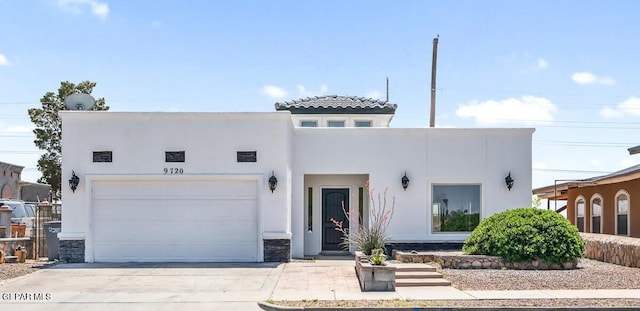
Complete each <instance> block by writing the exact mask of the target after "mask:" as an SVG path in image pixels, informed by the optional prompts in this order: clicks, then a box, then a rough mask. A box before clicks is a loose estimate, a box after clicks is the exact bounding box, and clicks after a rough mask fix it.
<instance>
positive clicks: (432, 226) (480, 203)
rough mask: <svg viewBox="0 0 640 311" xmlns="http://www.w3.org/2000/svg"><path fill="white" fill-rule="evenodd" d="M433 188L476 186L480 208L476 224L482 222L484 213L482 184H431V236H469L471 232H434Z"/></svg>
mask: <svg viewBox="0 0 640 311" xmlns="http://www.w3.org/2000/svg"><path fill="white" fill-rule="evenodd" d="M434 186H478V188H479V197H478V204H479V205H480V206H478V218H479V219H478V223H479V222H480V221H482V215H483V212H484V205H483V202H484V199H483V195H482V194H483V185H482V183H479V182H475V183H474V182H470V183H431V189H430V192H431V201H430V202H429V207H428V208H429V211H428V214H429V216H428V217H429V224H430V225H431V234H435V235H440V234H469V233H471V232H472V231H434V230H433V229H434V227H435V226H434V223H433V199H434V192H433V187H434Z"/></svg>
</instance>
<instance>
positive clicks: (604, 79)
mask: <svg viewBox="0 0 640 311" xmlns="http://www.w3.org/2000/svg"><path fill="white" fill-rule="evenodd" d="M598 82H599V83H600V84H604V85H614V84H616V80H615V79H613V78H612V77H609V76H605V77H601V78H599V79H598Z"/></svg>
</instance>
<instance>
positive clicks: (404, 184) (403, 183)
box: [402, 171, 409, 191]
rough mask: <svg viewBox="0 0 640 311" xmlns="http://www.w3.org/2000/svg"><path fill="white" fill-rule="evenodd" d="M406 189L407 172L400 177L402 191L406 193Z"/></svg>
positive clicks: (407, 181)
mask: <svg viewBox="0 0 640 311" xmlns="http://www.w3.org/2000/svg"><path fill="white" fill-rule="evenodd" d="M407 187H409V177H407V172H406V171H405V172H404V176H402V189H404V191H407Z"/></svg>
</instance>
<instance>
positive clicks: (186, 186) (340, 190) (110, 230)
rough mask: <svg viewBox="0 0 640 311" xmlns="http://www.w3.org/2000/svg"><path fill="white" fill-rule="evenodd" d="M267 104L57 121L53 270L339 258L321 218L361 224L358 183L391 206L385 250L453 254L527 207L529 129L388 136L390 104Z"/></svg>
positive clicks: (363, 193)
mask: <svg viewBox="0 0 640 311" xmlns="http://www.w3.org/2000/svg"><path fill="white" fill-rule="evenodd" d="M275 106H276V111H275V112H271V113H181V112H104V111H99V112H94V111H64V112H61V113H60V115H61V118H62V124H63V133H62V142H63V146H64V147H63V164H62V173H63V180H64V181H65V184H63V187H62V189H63V198H64V208H63V216H62V231H61V232H60V233H59V235H58V237H59V239H60V256H61V259H62V260H66V261H69V262H123V261H165V262H175V261H240V262H241V261H246V262H261V261H287V260H289V259H290V258H302V257H304V256H314V255H317V254H320V253H322V252H333V251H340V250H341V249H340V246H339V245H338V244H339V242H340V235H339V233H338V232H336V231H335V229H334V225H333V223H331V222H330V218H336V219H341V217H344V215H343V214H344V213H343V212H342V206H343V205H344V206H345V208H347V209H348V210H349V211H350V212H351V213H352V215H361V216H362V218H363V222H364V225H366V224H367V223H368V217H369V209H370V207H371V205H372V204H371V203H370V201H369V198H368V194H367V190H366V189H365V184H366V182H367V181H369V183H370V185H371V188H373V189H374V191H375V192H376V193H379V192H382V191H384V189H385V188H388V199H389V204H390V201H391V197H395V213H394V215H393V218H392V220H391V222H390V225H389V228H388V233H389V235H390V237H391V238H392V240H393V241H394V245H398V246H401V245H403V244H407V245H415V244H416V243H418V244H422V245H427V244H429V243H443V242H457V243H460V242H462V241H464V239H465V238H466V237H467V235H468V233H469V231H470V230H471V229H473V227H474V226H475V224H477V222H478V220H479V219H481V218H485V217H488V216H490V215H491V214H493V213H495V212H498V211H502V210H505V209H509V208H516V207H522V206H530V197H531V195H530V193H531V138H532V133H533V131H534V130H533V129H529V128H523V129H479V128H472V129H458V128H390V127H389V123H390V122H391V120H392V118H393V116H394V114H395V111H396V105H394V104H390V103H388V102H384V101H379V100H374V99H368V98H360V97H348V96H321V97H311V98H305V99H301V100H296V101H289V102H282V103H277V104H276V105H275ZM74 175H75V176H77V179H76V182H77V186H76V187H74V188H75V189H72V188H71V187H70V185H67V182H66V181H67V180H73V179H75V178H73V176H74ZM508 175H509V176H510V177H511V178H512V179H513V184H512V187H510V188H508V187H507V185H506V183H505V178H506V177H507V176H508ZM404 176H407V178H408V179H409V183H408V185H406V186H407V187H406V189H404V187H403V183H402V178H403V177H404ZM276 180H277V184H274V182H275V181H276ZM356 218H357V217H356Z"/></svg>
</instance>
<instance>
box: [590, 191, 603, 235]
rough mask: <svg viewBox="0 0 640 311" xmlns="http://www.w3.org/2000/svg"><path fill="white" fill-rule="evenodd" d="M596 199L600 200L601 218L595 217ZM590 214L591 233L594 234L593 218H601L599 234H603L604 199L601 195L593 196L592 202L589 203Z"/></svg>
mask: <svg viewBox="0 0 640 311" xmlns="http://www.w3.org/2000/svg"><path fill="white" fill-rule="evenodd" d="M596 199H600V216H593V201H595V200H596ZM589 214H590V215H589V230H590V231H589V232H591V233H593V217H600V230H599V231H598V233H599V234H602V223H603V222H604V217H603V214H604V199H603V198H602V195H600V194H599V193H594V194H593V195H592V196H591V200H590V201H589Z"/></svg>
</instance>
